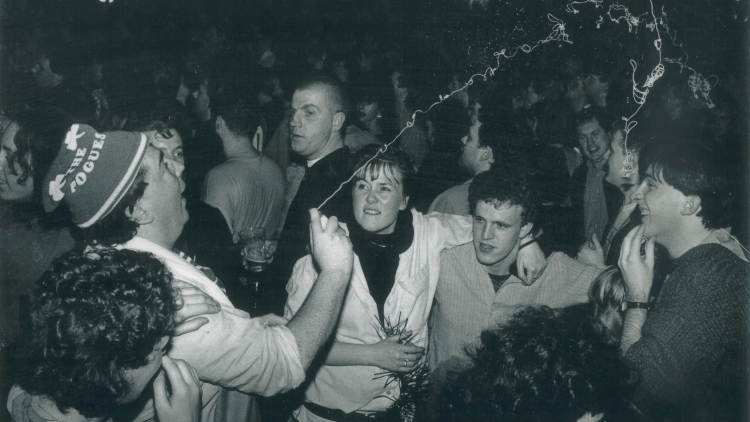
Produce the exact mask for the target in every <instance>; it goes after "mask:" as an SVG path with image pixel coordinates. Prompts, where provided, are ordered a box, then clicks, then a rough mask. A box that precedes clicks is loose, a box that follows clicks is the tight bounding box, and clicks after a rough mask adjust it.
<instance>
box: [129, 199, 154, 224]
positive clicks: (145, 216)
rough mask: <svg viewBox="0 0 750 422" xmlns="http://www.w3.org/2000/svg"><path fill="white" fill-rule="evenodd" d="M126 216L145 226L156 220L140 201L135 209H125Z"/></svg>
mask: <svg viewBox="0 0 750 422" xmlns="http://www.w3.org/2000/svg"><path fill="white" fill-rule="evenodd" d="M125 216H126V217H128V218H129V219H131V220H132V221H133V222H135V223H137V224H138V225H139V226H145V225H146V224H150V223H152V222H153V221H154V217H153V216H152V215H151V214H150V213H149V212H148V211H146V210H145V209H143V208H142V207H141V206H140V201H139V202H138V203H136V204H135V206H134V207H133V211H130V209H125Z"/></svg>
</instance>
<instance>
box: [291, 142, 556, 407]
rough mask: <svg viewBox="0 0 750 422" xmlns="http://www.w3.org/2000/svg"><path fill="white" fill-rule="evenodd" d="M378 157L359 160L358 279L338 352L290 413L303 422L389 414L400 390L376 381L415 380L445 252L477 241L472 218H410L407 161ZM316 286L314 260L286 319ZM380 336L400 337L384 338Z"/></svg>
mask: <svg viewBox="0 0 750 422" xmlns="http://www.w3.org/2000/svg"><path fill="white" fill-rule="evenodd" d="M377 151H378V147H377V146H370V147H365V148H364V149H363V150H361V151H360V152H359V153H358V154H357V160H356V161H357V166H356V167H355V168H357V169H360V170H359V171H358V172H357V174H356V177H355V178H354V185H353V187H352V203H353V213H354V218H353V219H349V221H350V222H351V223H350V226H349V227H348V228H346V227H345V229H347V230H348V233H349V237H350V239H351V241H352V245H353V246H354V252H355V258H354V271H352V279H351V281H350V287H349V290H348V292H347V296H346V298H345V301H344V306H343V309H342V313H341V318H340V320H339V324H338V326H337V328H336V332H335V338H334V341H333V343H332V346H331V348H330V350H328V351H327V355H326V356H325V358H324V361H323V365H322V366H321V367H320V369H319V370H318V371H317V373H315V375H314V378H313V380H312V382H311V384H310V386H309V387H308V388H307V390H306V392H305V403H304V404H303V405H302V406H301V407H300V408H298V409H297V410H296V411H295V412H294V416H295V418H296V419H297V420H298V421H300V422H306V421H327V420H334V421H356V420H362V419H363V418H364V417H365V416H366V415H371V414H372V413H376V412H382V411H385V410H386V409H387V408H388V407H389V406H390V405H392V404H393V402H394V400H396V399H397V398H398V397H399V394H400V390H399V385H398V384H399V383H398V382H392V383H388V384H387V385H386V378H384V377H382V376H380V375H381V374H382V373H383V372H384V370H385V371H390V372H410V371H412V370H414V369H415V368H416V366H417V365H418V364H419V362H420V361H421V359H422V357H423V355H424V351H425V349H424V347H425V346H426V345H427V318H428V316H429V312H430V308H431V305H432V300H433V297H434V294H435V288H436V285H437V281H438V275H439V271H440V252H441V251H443V250H444V249H448V248H452V247H455V246H458V245H462V244H464V243H468V242H470V241H471V239H472V223H471V219H470V217H463V216H455V215H446V214H440V213H432V214H429V215H423V214H421V213H419V212H417V211H415V210H408V209H407V205H408V201H409V194H410V193H411V191H410V188H411V183H412V180H411V179H412V177H413V175H414V167H413V165H412V163H411V160H410V158H409V156H408V155H407V154H406V153H405V152H403V151H401V150H399V149H396V148H388V149H387V150H386V151H385V152H380V153H379V154H377V157H375V158H374V159H372V157H373V156H374V155H375V154H376V153H377ZM371 159H372V161H369V160H371ZM368 161H369V162H368ZM365 163H367V164H366V165H365ZM363 166H364V167H363ZM362 167H363V168H362ZM526 249H529V248H526ZM534 252H536V251H534ZM542 256H543V255H542ZM316 277H317V272H316V270H315V267H314V264H313V260H312V259H311V257H310V256H309V255H308V256H306V257H304V258H302V259H300V260H299V261H298V262H297V264H296V265H295V267H294V272H293V275H292V278H291V279H290V280H289V283H288V285H287V292H288V293H289V298H288V300H287V303H286V309H285V317H286V318H291V317H292V316H293V315H294V313H295V312H297V310H298V309H299V308H300V306H302V303H303V302H304V300H305V298H306V297H307V294H308V293H309V291H310V289H311V288H312V286H313V283H314V282H315V279H316ZM383 327H395V328H397V329H396V330H395V331H396V332H398V333H400V334H397V335H393V336H391V337H387V336H386V334H385V332H384V330H383ZM407 338H408V339H409V341H408V342H406V343H407V344H400V343H399V340H402V342H404V341H403V340H404V339H407ZM323 353H326V352H325V351H324V352H323Z"/></svg>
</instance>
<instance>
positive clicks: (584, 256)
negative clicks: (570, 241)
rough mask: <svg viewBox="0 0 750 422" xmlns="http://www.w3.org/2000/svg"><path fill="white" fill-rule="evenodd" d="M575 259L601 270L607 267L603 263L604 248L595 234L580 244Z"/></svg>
mask: <svg viewBox="0 0 750 422" xmlns="http://www.w3.org/2000/svg"><path fill="white" fill-rule="evenodd" d="M576 259H577V260H579V261H581V262H583V263H584V264H586V265H593V266H594V267H596V268H599V269H602V270H603V269H605V268H607V264H605V263H604V249H602V245H601V244H600V243H599V240H598V239H597V238H596V235H595V234H594V235H591V240H589V241H588V242H586V243H584V244H583V246H581V249H579V250H578V255H576Z"/></svg>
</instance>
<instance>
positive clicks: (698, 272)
mask: <svg viewBox="0 0 750 422" xmlns="http://www.w3.org/2000/svg"><path fill="white" fill-rule="evenodd" d="M659 142H660V144H659V145H658V146H655V147H650V148H647V149H646V150H644V152H643V153H642V157H643V158H642V160H641V162H640V164H639V166H640V168H641V169H645V172H644V174H643V178H642V182H641V184H640V186H639V187H638V189H637V190H636V191H635V193H633V199H634V200H635V201H636V202H637V203H638V207H639V208H640V210H641V214H642V218H643V223H642V225H641V226H639V227H637V228H635V229H633V230H632V231H631V232H630V233H629V234H628V236H626V237H625V240H624V241H623V246H622V250H621V253H620V261H619V264H620V268H621V269H622V272H623V276H624V278H625V282H626V285H627V292H628V295H627V302H626V303H625V304H623V308H624V309H627V310H626V314H625V321H624V324H623V333H622V341H621V344H620V347H621V349H622V351H623V353H624V357H625V360H626V361H627V363H628V364H629V365H630V366H631V367H632V368H634V369H636V370H637V371H638V373H639V374H640V378H641V381H640V387H639V389H638V391H637V394H636V402H635V403H636V405H637V406H638V407H639V408H640V409H641V410H642V411H643V412H645V413H646V414H648V415H649V416H651V417H652V418H653V420H679V421H699V420H700V421H707V420H711V421H736V420H745V419H746V416H747V415H746V414H745V415H744V416H743V412H747V393H748V390H747V386H748V379H747V367H748V344H749V342H750V339H749V338H748V333H749V332H750V315H749V314H748V304H749V303H750V284H748V280H749V279H750V274H749V273H748V265H747V258H746V256H745V254H744V253H743V251H742V248H741V245H740V244H739V243H738V242H737V241H736V240H735V239H733V238H732V237H731V236H730V235H729V233H728V231H727V229H724V228H726V227H728V226H730V224H731V221H732V219H731V205H732V194H731V188H730V186H729V183H728V180H727V177H726V174H727V164H726V162H717V161H716V156H715V155H714V154H713V153H712V152H711V151H710V150H709V149H707V148H705V147H703V146H702V145H700V144H698V143H696V142H693V141H685V140H683V139H680V138H678V137H677V136H671V137H665V138H664V139H659ZM645 239H648V241H647V243H646V246H645V249H646V251H645V256H642V255H641V244H642V242H643V240H645ZM655 243H659V244H660V245H662V246H664V248H666V249H667V251H668V252H669V255H670V256H671V258H672V265H673V268H674V270H673V271H672V273H671V275H670V276H669V278H667V279H666V281H665V282H664V285H663V286H662V288H661V290H660V292H659V295H658V297H657V298H656V300H655V301H653V300H651V298H650V291H651V285H652V281H653V266H654V244H655Z"/></svg>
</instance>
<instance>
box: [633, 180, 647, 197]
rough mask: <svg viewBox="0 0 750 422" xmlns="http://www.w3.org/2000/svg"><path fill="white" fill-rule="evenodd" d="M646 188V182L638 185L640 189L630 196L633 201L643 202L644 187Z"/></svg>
mask: <svg viewBox="0 0 750 422" xmlns="http://www.w3.org/2000/svg"><path fill="white" fill-rule="evenodd" d="M645 186H646V182H641V184H640V185H638V189H636V190H635V192H633V194H632V195H630V199H632V200H633V201H642V200H643V191H644V187H645Z"/></svg>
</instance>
